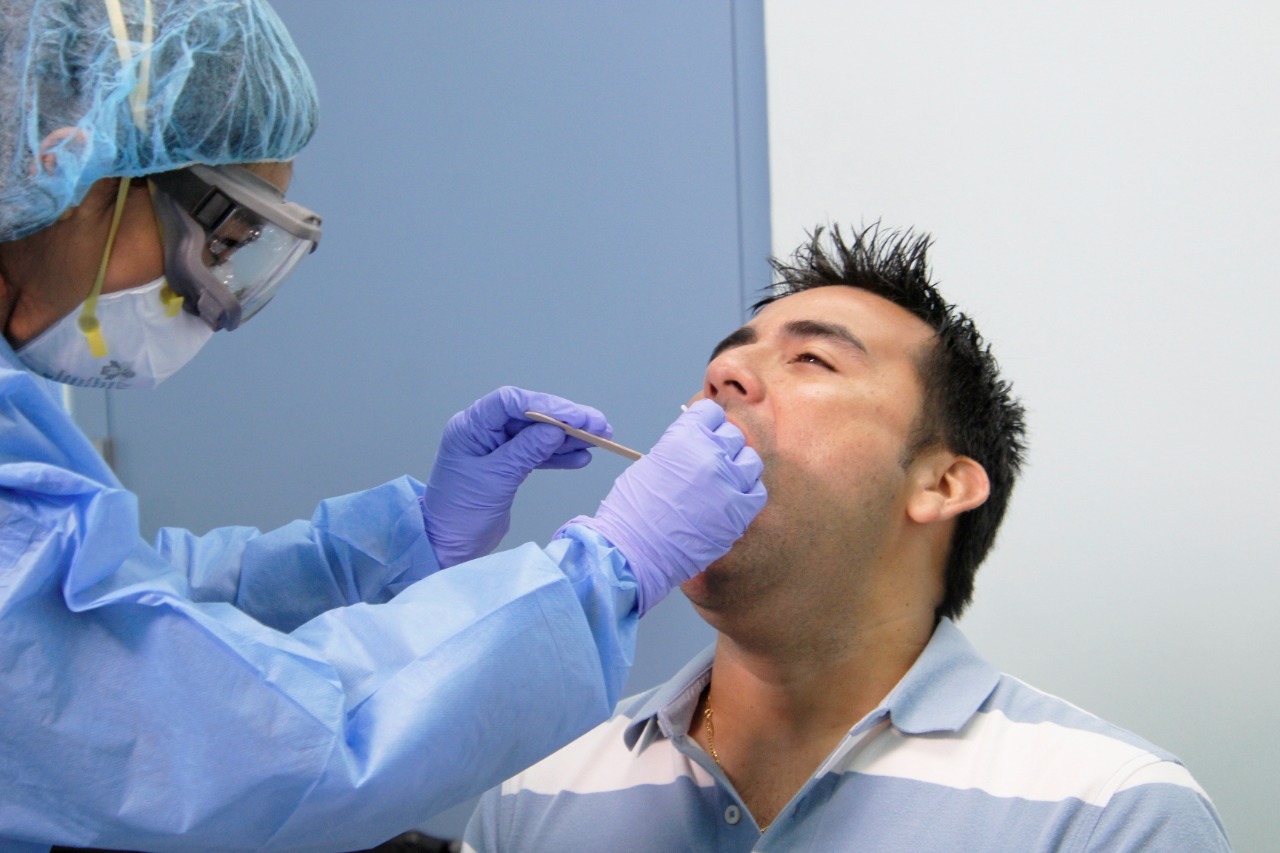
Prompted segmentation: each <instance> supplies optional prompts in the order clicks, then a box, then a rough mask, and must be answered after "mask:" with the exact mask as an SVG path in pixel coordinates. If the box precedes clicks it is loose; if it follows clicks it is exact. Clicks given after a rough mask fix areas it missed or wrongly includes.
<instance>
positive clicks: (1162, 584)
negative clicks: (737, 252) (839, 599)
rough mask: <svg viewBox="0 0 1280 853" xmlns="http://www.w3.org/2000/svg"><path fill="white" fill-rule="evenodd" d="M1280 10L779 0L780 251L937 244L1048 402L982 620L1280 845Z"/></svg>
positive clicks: (954, 278)
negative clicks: (841, 242) (871, 241)
mask: <svg viewBox="0 0 1280 853" xmlns="http://www.w3.org/2000/svg"><path fill="white" fill-rule="evenodd" d="M1278 33H1280V6H1277V5H1276V4H1275V3H1269V2H1255V3H1209V2H1203V3H1196V2H1184V0H1175V2H1168V0H1166V2H1128V1H1127V0H1125V2H1116V0H1112V2H1072V3H1068V2H1040V3H1027V2H1014V0H1007V2H985V3H979V2H967V3H964V4H950V3H943V2H923V1H922V0H898V2H894V3H871V2H852V0H769V1H768V2H767V3H766V46H767V61H768V85H769V133H770V157H771V170H772V198H773V208H772V210H773V246H774V251H775V253H777V254H789V253H790V252H791V250H792V249H794V248H795V246H796V245H798V244H799V243H800V242H801V240H802V239H803V237H804V232H805V230H806V229H808V228H810V227H811V226H813V225H814V224H817V223H825V222H840V223H846V224H855V225H856V224H858V223H859V222H864V221H865V222H868V223H869V222H872V221H874V220H876V219H877V218H882V219H883V221H884V223H885V224H886V225H896V226H906V225H910V226H914V227H916V228H918V229H923V230H926V231H929V232H932V233H933V234H934V235H935V237H936V238H937V243H936V246H935V249H934V251H933V263H934V267H935V272H936V275H937V277H938V279H939V280H940V281H941V282H942V285H943V291H944V293H945V294H946V295H947V296H948V298H950V299H951V300H952V301H955V302H957V303H958V304H959V305H960V306H961V307H962V308H963V309H964V310H966V311H967V312H969V313H970V314H971V315H972V316H974V317H975V318H976V320H977V321H978V324H979V327H980V328H981V329H983V330H984V333H985V334H986V336H987V337H988V339H989V340H990V341H992V342H993V344H994V346H995V351H996V354H997V356H998V357H999V358H1000V360H1001V363H1002V364H1003V366H1004V368H1005V370H1006V372H1007V373H1008V375H1009V376H1010V377H1011V378H1012V379H1013V380H1014V381H1015V385H1016V389H1017V390H1018V392H1019V393H1020V394H1021V396H1022V398H1023V400H1024V402H1025V403H1026V405H1027V407H1028V409H1029V412H1030V433H1031V436H1030V437H1031V449H1030V466H1029V470H1027V472H1026V474H1025V477H1024V479H1023V481H1022V483H1021V485H1020V487H1019V488H1018V491H1017V492H1016V494H1015V496H1014V499H1013V504H1012V508H1011V511H1010V515H1009V517H1008V519H1007V521H1006V524H1005V527H1004V529H1003V533H1002V536H1001V539H1000V541H999V544H998V547H997V550H996V552H995V553H994V554H993V556H992V557H991V558H990V559H989V560H988V562H987V564H986V566H985V567H984V568H983V570H982V572H981V573H980V574H979V576H978V591H977V603H976V605H975V606H974V608H973V610H972V611H971V612H970V614H969V615H968V616H967V617H966V618H965V619H964V620H963V622H962V627H963V628H964V629H965V631H966V632H967V633H968V634H969V635H970V637H971V638H972V639H974V640H975V642H977V643H978V645H979V647H980V648H982V649H983V651H984V652H985V653H986V654H987V655H988V656H989V657H990V658H991V659H992V661H993V662H995V663H996V665H997V666H999V667H1001V668H1002V669H1004V670H1006V671H1008V672H1010V673H1012V674H1014V675H1017V676H1019V677H1021V678H1023V679H1025V680H1027V681H1030V682H1031V683H1033V684H1035V685H1036V686H1038V687H1041V688H1042V689H1045V690H1048V691H1050V692H1053V693H1058V694H1060V695H1063V696H1065V697H1067V698H1068V699H1070V700H1071V701H1073V702H1075V703H1077V704H1079V705H1082V706H1083V707H1085V708H1087V709H1089V710H1091V711H1093V712H1095V713H1097V714H1099V715H1100V716H1103V717H1106V718H1108V719H1110V720H1112V721H1113V722H1116V723H1119V724H1121V725H1123V726H1125V727H1127V728H1130V729H1133V730H1134V731H1136V732H1138V733H1139V734H1141V735H1143V736H1144V737H1146V738H1148V739H1149V740H1152V741H1154V742H1155V743H1158V744H1159V745H1161V746H1163V747H1165V748H1167V749H1170V750H1172V751H1173V752H1175V753H1177V754H1178V755H1180V756H1181V757H1182V758H1183V759H1184V760H1185V761H1186V762H1187V764H1188V765H1189V766H1190V767H1191V769H1192V771H1193V772H1194V773H1195V774H1196V776H1197V778H1198V779H1199V781H1200V782H1201V784H1202V785H1204V787H1205V788H1206V789H1207V790H1208V792H1209V794H1210V795H1211V797H1212V798H1213V799H1214V801H1215V803H1216V804H1217V805H1218V807H1219V810H1220V812H1221V814H1222V816H1223V819H1224V822H1225V823H1226V825H1227V829H1228V831H1229V832H1230V834H1231V836H1232V839H1233V841H1234V842H1235V844H1236V846H1237V848H1238V849H1240V850H1274V849H1280V847H1278V846H1277V845H1278V842H1277V841H1276V838H1277V835H1278V833H1277V832H1276V831H1275V830H1274V828H1273V824H1272V820H1271V817H1272V815H1271V811H1272V810H1273V808H1274V801H1275V798H1276V796H1277V794H1278V793H1280V778H1278V777H1280V773H1278V771H1277V770H1276V767H1277V765H1280V749H1278V748H1277V746H1276V744H1275V741H1274V740H1273V739H1272V738H1271V736H1270V731H1269V730H1270V728H1271V727H1272V726H1274V724H1275V722H1276V720H1277V719H1278V714H1277V710H1280V701H1278V698H1277V697H1278V694H1277V688H1276V686H1275V684H1274V681H1275V678H1276V676H1277V675H1278V674H1280V640H1277V631H1276V630H1275V628H1274V624H1273V620H1272V619H1271V618H1269V617H1270V614H1271V611H1272V610H1273V608H1274V606H1275V603H1276V601H1277V599H1280V581H1277V579H1276V574H1275V571H1276V568H1277V556H1280V533H1278V532H1277V531H1280V523H1277V521H1276V518H1275V516H1276V514H1277V510H1278V509H1280V501H1277V498H1276V488H1277V485H1280V453H1278V452H1277V450H1276V441H1277V436H1278V435H1280V404H1278V403H1277V401H1276V386H1277V379H1280V369H1278V368H1280V359H1278V357H1277V355H1276V340H1277V335H1276V331H1275V326H1276V322H1277V318H1278V316H1280V297H1278V296H1277V289H1278V287H1280V283H1278V282H1277V274H1276V263H1275V259H1274V254H1275V251H1274V247H1275V245H1276V232H1277V229H1280V202H1277V198H1278V193H1280V180H1277V179H1278V178H1280V166H1278V163H1280V118H1278V110H1280V107H1278V106H1277V96H1278V95H1280V49H1277V46H1276V45H1277V34H1278Z"/></svg>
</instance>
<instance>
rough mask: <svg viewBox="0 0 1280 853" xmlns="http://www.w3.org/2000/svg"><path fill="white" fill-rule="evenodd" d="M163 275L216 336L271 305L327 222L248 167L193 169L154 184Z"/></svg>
mask: <svg viewBox="0 0 1280 853" xmlns="http://www.w3.org/2000/svg"><path fill="white" fill-rule="evenodd" d="M148 179H149V180H150V181H151V184H152V186H153V187H154V190H155V191H153V192H152V194H151V195H152V201H153V202H154V206H155V209H156V216H157V218H158V219H159V222H160V227H161V231H162V232H163V239H164V273H165V278H166V279H168V281H169V287H170V288H172V289H173V291H174V292H175V293H177V294H178V295H180V296H182V297H183V307H184V309H185V310H187V311H189V312H191V313H192V314H195V315H197V316H198V317H200V318H201V319H202V320H204V321H205V322H206V323H208V324H209V325H210V326H211V327H213V329H214V330H215V331H217V330H219V329H226V330H228V331H230V330H232V329H234V328H236V327H237V326H239V325H240V324H241V323H243V322H245V321H246V320H248V319H249V318H250V317H252V316H253V315H254V314H256V313H258V311H260V310H262V307H263V306H264V305H266V304H267V303H268V302H270V301H271V297H273V296H275V293H276V290H278V289H279V287H280V283H281V282H282V281H284V278H285V276H287V275H288V274H289V273H290V272H291V271H292V270H293V268H294V267H295V266H297V264H298V261H300V260H302V259H303V258H304V257H305V256H306V255H308V254H310V253H311V252H313V251H315V248H316V246H317V245H319V243H320V217H319V216H317V215H316V214H315V213H312V212H311V211H310V210H307V209H306V208H305V207H303V206H302V205H299V204H295V203H294V202H291V201H285V198H284V193H282V192H281V191H280V190H279V189H278V188H277V187H276V186H275V185H274V184H272V183H270V182H269V181H267V180H265V179H263V178H261V177H259V176H258V175H256V174H254V173H253V172H251V171H249V170H248V169H246V168H244V167H242V166H188V167H187V168H185V169H177V170H175V171H172V172H162V173H160V174H156V175H151V176H149V178H148Z"/></svg>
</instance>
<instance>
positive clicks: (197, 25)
mask: <svg viewBox="0 0 1280 853" xmlns="http://www.w3.org/2000/svg"><path fill="white" fill-rule="evenodd" d="M118 5H119V6H120V8H121V9H122V10H123V12H124V19H125V25H126V28H127V31H128V35H129V39H128V43H127V44H125V45H123V47H122V46H121V45H119V44H118V43H117V39H116V37H115V35H113V30H112V25H111V21H110V18H109V14H108V8H107V7H108V3H107V0H0V241H5V240H13V239H16V238H18V237H22V236H25V235H27V234H30V233H32V232H33V231H38V230H39V229H41V228H43V227H45V226H46V225H48V224H50V223H51V222H53V221H54V220H56V219H57V218H58V216H59V215H60V214H61V213H62V212H63V211H64V210H66V209H67V208H68V207H71V206H72V205H75V204H78V203H79V202H80V201H81V200H82V199H83V198H84V196H85V193H86V192H87V191H88V190H89V187H90V186H91V185H92V184H93V183H94V182H95V181H97V180H99V179H101V178H106V177H113V176H123V175H130V176H134V177H137V176H140V175H147V174H152V173H155V172H162V171H167V170H169V169H175V168H180V167H182V166H187V165H190V164H192V163H205V164H209V165H219V164H222V163H249V162H256V161H262V160H286V159H289V158H291V157H293V156H294V155H296V154H297V153H298V152H299V151H300V150H302V148H303V146H305V145H306V144H307V142H308V140H310V138H311V134H312V133H313V132H314V131H315V126H316V113H317V99H316V92H315V83H314V81H312V79H311V74H310V72H309V71H308V70H307V66H306V64H305V63H304V62H303V61H302V57H301V56H300V55H299V54H298V50H297V48H296V47H295V46H294V44H293V41H292V40H291V39H290V38H289V34H288V33H287V32H286V31H285V28H284V25H283V24H282V23H281V22H280V19H279V18H278V17H276V14H275V12H274V11H272V9H271V7H270V6H268V5H267V3H266V2H265V0H150V5H151V7H152V19H153V22H154V26H153V35H152V41H151V47H150V49H146V48H145V44H146V34H145V6H146V3H145V0H118ZM126 56H127V57H128V58H125V57H126ZM140 81H144V83H143V86H137V84H138V83H139V82H140ZM135 88H136V89H137V91H139V92H145V101H144V102H139V103H138V104H137V105H136V107H137V112H136V113H135V105H134V104H132V103H131V97H135V98H136V97H138V96H137V95H134V94H133V93H134V92H135ZM42 155H49V156H44V157H43V158H42Z"/></svg>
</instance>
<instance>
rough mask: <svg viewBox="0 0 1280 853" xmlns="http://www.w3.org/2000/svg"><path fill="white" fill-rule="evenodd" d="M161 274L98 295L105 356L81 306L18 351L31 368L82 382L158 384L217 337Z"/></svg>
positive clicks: (133, 385) (131, 385) (79, 384)
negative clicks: (87, 329)
mask: <svg viewBox="0 0 1280 853" xmlns="http://www.w3.org/2000/svg"><path fill="white" fill-rule="evenodd" d="M181 302H182V297H180V296H176V295H174V294H173V292H172V291H171V290H170V289H169V286H168V284H167V283H166V282H165V280H164V279H163V278H160V279H156V280H155V281H153V282H151V283H150V284H144V285H142V286H141V287H133V288H130V289H128V290H121V291H118V292H116V293H107V294H104V295H101V296H98V297H97V306H96V308H95V311H94V314H95V315H96V318H97V323H98V326H99V327H100V329H101V334H102V337H103V338H104V339H105V340H106V341H108V346H109V351H108V352H107V354H106V355H105V356H101V357H99V356H95V355H94V354H93V352H92V351H91V342H90V338H89V337H88V336H86V335H85V333H84V332H83V331H82V330H81V326H80V318H81V315H82V309H80V308H77V309H76V310H75V311H72V312H71V313H70V314H68V315H67V316H65V317H63V318H62V319H61V320H59V321H58V322H57V323H54V324H53V325H52V326H50V327H49V328H48V329H46V330H45V331H44V332H43V333H42V334H41V335H40V336H39V337H37V338H35V339H34V340H32V341H31V342H30V343H28V344H26V345H25V346H23V347H22V348H21V349H19V350H18V351H17V355H18V358H19V359H21V360H22V363H23V364H25V365H26V366H27V367H28V368H29V369H30V370H31V371H32V372H34V373H38V374H40V375H41V376H44V377H45V378H47V379H52V380H54V381H55V382H62V383H65V384H67V385H74V386H76V387H78V388H120V389H124V388H154V387H155V386H157V385H159V384H160V383H161V382H163V381H164V380H166V379H168V378H169V377H170V376H172V375H173V374H175V373H177V372H178V370H179V369H181V368H182V367H183V366H184V365H185V364H186V363H187V362H189V361H190V360H191V359H192V358H194V357H195V354H196V353H198V352H199V351H200V348H201V347H203V346H204V345H205V344H206V343H208V341H209V338H211V337H213V329H212V328H210V327H209V324H208V323H206V322H204V321H203V320H201V319H200V318H199V317H196V316H194V315H193V314H189V313H187V312H186V311H183V310H181Z"/></svg>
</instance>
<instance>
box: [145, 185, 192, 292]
mask: <svg viewBox="0 0 1280 853" xmlns="http://www.w3.org/2000/svg"><path fill="white" fill-rule="evenodd" d="M147 191H148V192H149V193H151V210H152V212H153V213H154V214H155V218H156V231H158V232H159V234H160V245H161V246H163V245H165V242H164V221H163V220H162V219H161V218H160V200H159V199H158V198H156V193H158V192H160V190H158V189H157V188H156V184H155V181H147ZM183 298H184V297H183V296H182V294H180V293H178V292H176V291H175V290H174V289H173V288H172V287H170V286H169V279H167V278H166V279H165V281H164V287H161V288H160V301H161V302H163V303H164V313H165V315H166V316H169V317H177V316H178V315H179V314H181V313H182V301H183Z"/></svg>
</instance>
